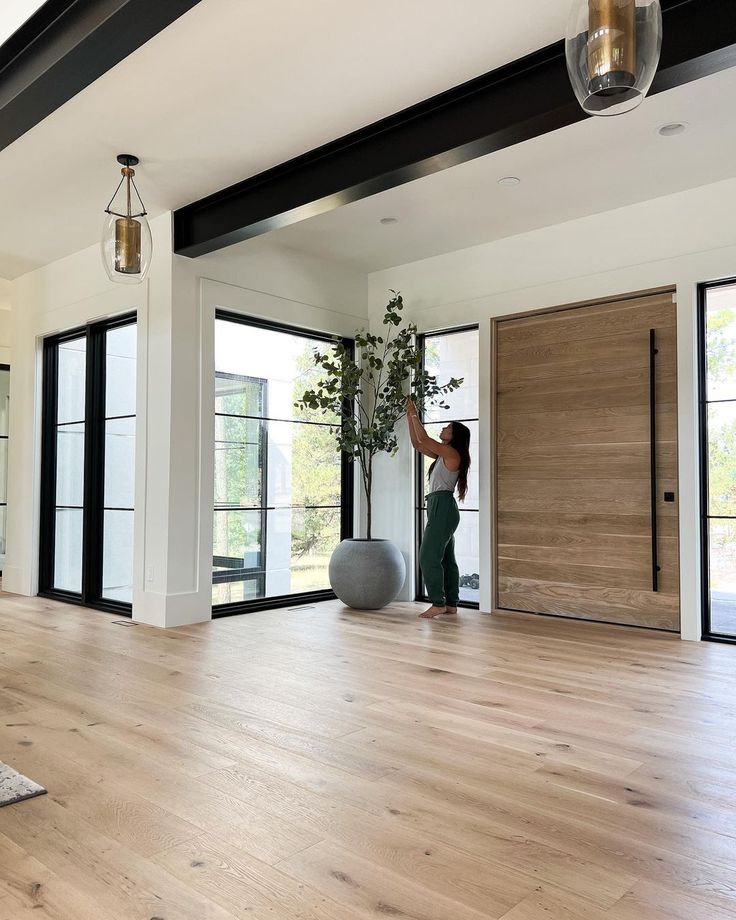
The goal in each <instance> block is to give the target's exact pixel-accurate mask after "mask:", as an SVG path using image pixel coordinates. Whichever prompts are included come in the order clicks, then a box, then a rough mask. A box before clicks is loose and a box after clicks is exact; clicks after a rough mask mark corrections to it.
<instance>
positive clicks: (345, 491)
mask: <svg viewBox="0 0 736 920" xmlns="http://www.w3.org/2000/svg"><path fill="white" fill-rule="evenodd" d="M328 341H329V339H328V337H326V336H319V335H316V334H315V333H312V332H309V333H307V332H302V331H300V330H297V329H289V328H286V327H281V326H275V325H272V324H263V323H260V322H256V321H253V320H246V319H244V318H243V317H240V316H237V315H234V314H228V313H224V312H218V314H217V318H216V321H215V516H214V539H213V575H212V603H213V605H214V607H215V608H217V609H216V611H215V612H216V613H226V612H228V613H229V612H237V611H239V610H248V609H254V608H257V607H267V606H277V605H278V604H279V603H280V602H281V601H285V602H290V603H295V602H297V601H298V600H300V599H303V598H310V599H311V598H317V597H319V596H325V597H328V596H330V584H329V578H328V574H327V567H328V564H329V559H330V556H331V554H332V551H333V550H334V549H335V547H336V546H337V544H338V543H339V542H340V540H341V539H343V538H344V537H347V536H350V534H351V528H352V521H351V515H352V510H351V507H352V502H351V490H352V486H351V482H352V470H351V469H350V467H349V466H348V465H347V464H346V463H345V462H344V460H343V458H342V455H341V454H340V453H339V452H338V450H337V447H336V444H335V436H334V434H333V432H332V431H331V428H330V422H333V423H336V422H339V419H338V418H335V419H325V418H324V417H323V416H322V415H321V414H318V413H305V412H303V411H301V410H298V409H296V408H295V407H294V402H295V400H296V399H297V398H298V397H300V396H301V395H302V393H303V392H304V391H305V390H306V389H307V388H308V387H309V386H310V385H311V384H312V383H314V382H315V380H316V379H317V377H318V376H319V369H315V368H314V364H313V360H312V356H313V354H314V350H315V348H320V349H324V348H325V346H326V343H327V342H328Z"/></svg>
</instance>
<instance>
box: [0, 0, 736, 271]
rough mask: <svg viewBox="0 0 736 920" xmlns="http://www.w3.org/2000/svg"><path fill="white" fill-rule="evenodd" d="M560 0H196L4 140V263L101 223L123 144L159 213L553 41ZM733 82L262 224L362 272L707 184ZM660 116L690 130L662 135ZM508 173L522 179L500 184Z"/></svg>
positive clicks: (729, 169) (714, 169)
mask: <svg viewBox="0 0 736 920" xmlns="http://www.w3.org/2000/svg"><path fill="white" fill-rule="evenodd" d="M6 2H7V0H6ZM13 2H15V0H13ZM23 2H25V0H23ZM569 5H570V0H516V2H514V3H509V2H508V0H464V2H463V4H462V15H458V10H457V9H456V8H450V7H448V5H447V4H446V3H445V2H440V0H400V2H396V0H373V2H372V3H371V4H368V5H366V4H358V3H357V2H355V0H353V2H346V0H311V2H309V3H305V2H304V0H270V2H269V0H202V2H201V3H199V4H198V5H197V6H196V7H194V8H193V9H192V10H191V11H190V12H188V13H187V14H185V15H184V16H183V17H181V18H180V19H179V20H177V21H176V22H175V23H174V24H173V25H172V26H170V27H169V28H168V29H166V30H165V31H164V32H162V33H161V34H159V35H158V36H156V37H155V38H153V39H152V40H151V41H150V42H148V43H147V44H146V45H145V46H143V47H142V48H140V49H139V50H138V51H137V52H135V54H133V55H131V56H130V57H129V58H127V59H126V60H125V61H123V62H121V63H120V64H119V65H118V66H117V67H115V68H114V69H113V70H111V71H110V72H108V73H107V74H105V75H104V76H103V77H101V78H100V79H99V80H97V81H96V82H95V83H94V84H93V85H92V86H90V87H88V88H87V89H86V90H84V91H83V92H82V93H80V94H79V95H78V96H76V97H75V98H74V99H72V100H70V101H69V102H68V103H67V104H66V105H64V106H63V107H62V108H61V109H59V110H58V111H56V112H54V113H53V114H52V115H50V116H49V117H48V118H47V119H45V121H43V122H42V123H41V124H39V125H37V126H36V127H35V128H34V129H33V130H31V131H30V132H28V134H26V135H25V136H23V137H22V138H19V139H18V140H17V141H16V142H15V143H14V144H12V145H11V146H10V147H8V148H6V149H5V150H3V151H1V152H0V215H2V217H1V218H0V277H6V278H13V277H16V276H17V275H19V274H21V273H23V272H25V271H28V270H30V269H32V268H35V267H37V266H39V265H43V264H46V263H48V262H50V261H53V260H55V259H58V258H61V257H63V256H65V255H68V254H70V253H72V252H75V251H77V250H79V249H82V248H84V247H85V246H88V245H91V244H93V243H94V242H95V241H96V240H97V239H98V235H99V232H100V228H101V223H102V210H103V208H104V206H105V205H106V203H107V201H108V199H109V197H110V195H111V194H112V191H113V189H114V187H115V184H116V183H117V179H118V166H117V164H116V163H115V155H116V154H117V153H120V152H130V153H135V154H137V155H138V156H140V157H141V161H142V162H141V166H140V168H139V170H138V179H139V187H140V190H141V193H142V195H143V198H144V200H145V202H146V205H147V206H148V209H149V212H150V213H151V215H152V216H155V215H156V214H159V213H161V212H162V211H165V210H168V209H174V208H177V207H179V206H181V205H183V204H186V203H188V202H190V201H192V200H194V199H197V198H199V197H201V196H203V195H206V194H209V193H210V192H213V191H216V190H218V189H220V188H222V187H224V186H226V185H229V184H231V183H233V182H236V181H239V180H241V179H243V178H245V177H247V176H249V175H253V174H256V173H258V172H261V171H262V170H264V169H266V168H268V167H270V166H273V165H275V164H277V163H280V162H283V161H284V160H286V159H289V158H290V157H293V156H295V155H297V154H299V153H303V152H305V151H307V150H310V149H312V148H314V147H316V146H318V145H319V144H322V143H325V142H326V141H329V140H332V139H334V138H336V137H339V136H341V135H343V134H346V133H347V132H349V131H352V130H354V129H356V128H359V127H361V126H363V125H366V124H369V123H371V122H373V121H375V120H376V119H378V118H381V117H383V116H385V115H388V114H391V113H393V112H396V111H398V110H400V109H401V108H404V107H406V106H408V105H411V104H412V103H415V102H417V101H420V100H422V99H425V98H427V97H428V96H431V95H433V94H434V93H437V92H440V91H442V90H444V89H447V88H448V87H451V86H454V85H457V84H458V83H461V82H463V81H465V80H467V79H470V78H472V77H474V76H477V75H478V74H481V73H485V72H486V71H488V70H491V69H493V68H495V67H498V66H500V65H501V64H503V63H506V62H508V61H510V60H514V59H515V58H518V57H520V56H521V55H523V54H526V53H528V52H530V51H532V50H534V49H536V48H539V47H542V46H544V45H546V44H549V43H550V42H553V41H555V40H557V39H558V38H560V37H561V36H562V35H563V33H564V27H565V20H566V17H567V12H568V9H569ZM735 90H736V69H734V70H733V71H729V72H726V73H724V74H720V75H716V76H713V77H709V78H707V79H706V80H702V81H699V82H698V83H695V84H690V85H688V86H685V87H681V88H678V89H676V90H672V91H670V92H668V93H664V94H660V95H659V96H656V97H652V98H651V99H648V100H647V101H646V103H645V104H644V106H643V107H642V108H641V109H639V110H638V111H637V112H635V113H633V114H630V115H627V116H625V117H623V118H615V119H603V118H599V119H592V120H588V121H586V122H583V123H581V124H578V125H575V126H572V127H570V128H566V129H564V130H562V131H558V132H555V133H553V134H550V135H546V136H544V137H542V138H538V139H536V140H534V141H530V142H527V143H525V144H522V145H520V146H518V147H514V148H511V149H508V150H504V151H500V152H499V153H496V154H492V155H490V156H488V157H484V158H482V159H479V160H475V161H472V162H470V163H467V164H464V165H463V166H459V167H455V168H453V169H449V170H446V171H444V172H442V173H438V174H436V175H434V176H429V177H427V178H426V179H421V180H418V181H416V182H414V183H411V184H409V185H405V186H402V187H400V188H397V189H393V190H391V191H389V192H385V193H382V194H381V195H377V196H374V197H372V198H369V199H366V200H364V201H361V202H356V203H355V204H353V205H348V206H346V207H344V208H342V209H339V210H337V211H333V212H331V213H329V214H325V215H321V216H319V217H316V218H313V219H311V220H309V221H304V222H303V223H301V224H298V225H295V226H293V227H288V228H285V229H284V230H281V231H278V232H277V233H274V234H270V235H269V236H268V237H267V238H265V239H267V240H268V241H274V242H277V243H279V244H282V245H285V246H289V247H292V248H295V249H299V250H302V251H305V252H310V253H314V254H317V255H320V256H325V257H330V258H335V259H339V260H342V261H345V262H348V263H350V264H352V265H354V266H356V267H357V268H359V269H361V270H363V271H372V270H376V269H379V268H384V267H388V266H391V265H395V264H400V263H403V262H406V261H412V260H415V259H419V258H424V257H426V256H430V255H434V254H437V253H440V252H445V251H448V250H453V249H459V248H462V247H465V246H469V245H473V244H474V243H478V242H483V241H485V240H491V239H495V238H499V237H504V236H509V235H512V234H516V233H520V232H524V231H526V230H530V229H533V228H536V227H540V226H545V225H549V224H554V223H558V222H560V221H563V220H569V219H572V218H575V217H578V216H582V215H585V214H590V213H595V212H598V211H603V210H608V209H611V208H614V207H619V206H621V205H624V204H627V203H633V202H635V201H640V200H644V199H647V198H653V197H658V196H660V195H665V194H669V193H671V192H675V191H679V190H682V189H684V188H689V187H694V186H697V185H702V184H707V183H709V182H715V181H719V180H721V179H724V178H727V177H731V176H733V175H736V156H735V154H736V119H734V118H733V98H734V91H735ZM669 121H686V122H688V125H689V130H688V132H687V133H686V134H684V135H682V136H679V137H674V138H670V139H666V140H665V139H664V138H661V137H659V136H658V135H657V134H656V128H657V127H658V126H659V125H661V124H662V123H664V122H669ZM509 174H510V175H518V176H519V177H520V178H521V179H522V180H523V181H522V184H521V185H520V186H519V187H518V188H516V189H502V188H499V187H498V185H497V179H498V178H499V177H501V176H504V175H509ZM385 216H392V217H393V216H395V217H398V218H399V223H398V224H395V225H392V226H382V225H380V223H379V220H380V218H381V217H385ZM263 244H264V238H263V237H261V238H259V239H256V240H253V241H250V242H248V243H243V244H239V245H238V246H235V247H231V248H230V249H229V250H228V253H229V254H230V255H231V256H232V257H233V258H237V257H238V255H239V253H240V252H241V251H242V250H241V247H246V246H250V247H258V246H261V245H263ZM205 259H206V257H205Z"/></svg>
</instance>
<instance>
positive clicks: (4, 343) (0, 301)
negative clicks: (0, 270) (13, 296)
mask: <svg viewBox="0 0 736 920" xmlns="http://www.w3.org/2000/svg"><path fill="white" fill-rule="evenodd" d="M10 293H11V284H10V282H9V281H6V280H5V279H4V278H0V364H10V346H11V340H12V334H13V333H12V328H11V322H12V320H11V314H10Z"/></svg>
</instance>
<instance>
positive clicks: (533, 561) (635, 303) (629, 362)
mask: <svg viewBox="0 0 736 920" xmlns="http://www.w3.org/2000/svg"><path fill="white" fill-rule="evenodd" d="M650 329H654V330H655V331H656V344H657V349H658V353H657V356H656V384H655V393H656V416H655V417H656V428H657V439H656V470H657V480H658V481H657V500H656V507H657V524H658V538H657V551H658V562H659V566H660V572H659V586H658V587H659V590H658V591H657V592H654V591H653V584H652V515H651V453H650V422H651V413H650ZM494 342H495V346H494V348H495V354H494V366H495V394H494V407H495V408H494V414H495V478H496V483H495V485H496V488H495V502H494V504H495V536H496V595H497V597H496V601H497V606H498V607H499V608H502V609H510V610H521V611H528V612H533V613H544V614H552V615H558V616H567V617H576V618H581V619H589V620H605V621H608V622H613V623H624V624H629V625H637V626H647V627H653V628H658V629H669V630H678V629H679V619H680V617H679V542H678V518H677V507H678V506H677V497H678V482H677V325H676V306H675V304H674V302H673V297H672V291H665V292H657V293H654V294H647V295H641V296H636V297H632V298H629V299H626V300H618V301H615V302H608V303H595V304H590V305H582V306H575V307H568V308H563V309H560V310H555V311H550V312H542V313H537V314H534V315H532V316H520V317H511V318H508V319H501V320H497V321H496V323H495V335H494ZM665 492H672V493H674V495H675V499H676V500H675V502H668V501H665V498H664V494H665Z"/></svg>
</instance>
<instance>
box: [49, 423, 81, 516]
mask: <svg viewBox="0 0 736 920" xmlns="http://www.w3.org/2000/svg"><path fill="white" fill-rule="evenodd" d="M56 504H57V505H77V506H78V507H80V508H81V506H82V505H83V504H84V424H77V425H61V426H59V427H58V428H57V429H56Z"/></svg>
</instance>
